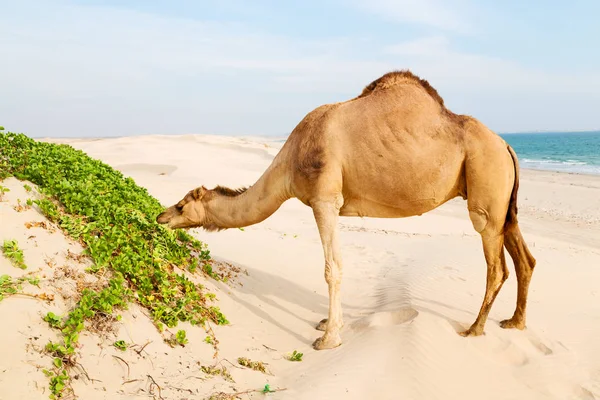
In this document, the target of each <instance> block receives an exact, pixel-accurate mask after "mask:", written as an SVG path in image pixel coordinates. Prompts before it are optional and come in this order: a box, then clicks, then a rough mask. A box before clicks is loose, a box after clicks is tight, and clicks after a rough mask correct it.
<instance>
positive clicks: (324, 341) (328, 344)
mask: <svg viewBox="0 0 600 400" xmlns="http://www.w3.org/2000/svg"><path fill="white" fill-rule="evenodd" d="M341 344H342V338H340V335H335V336H327V335H323V336H321V337H320V338H318V339H317V340H315V342H314V343H313V348H314V349H315V350H325V349H333V348H335V347H338V346H339V345H341Z"/></svg>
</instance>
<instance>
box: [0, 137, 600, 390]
mask: <svg viewBox="0 0 600 400" xmlns="http://www.w3.org/2000/svg"><path fill="white" fill-rule="evenodd" d="M49 141H50V140H49ZM51 141H54V142H62V143H69V144H71V145H72V146H73V147H75V148H78V149H81V150H83V151H85V152H86V153H88V154H89V155H91V156H92V157H96V158H99V159H101V160H102V161H104V162H106V163H108V164H110V165H111V166H113V167H115V168H117V169H120V170H121V171H123V173H124V174H126V175H129V176H132V177H133V178H134V179H135V180H136V182H137V183H138V184H140V185H142V186H145V187H147V188H148V190H149V191H150V193H151V194H152V195H154V196H155V197H157V198H158V199H159V200H160V201H161V202H163V203H164V204H171V203H173V202H175V201H178V200H179V199H180V198H181V197H182V196H183V195H184V194H185V193H186V192H187V191H188V190H190V189H192V188H194V187H196V186H199V185H201V184H204V185H206V186H207V187H211V186H213V185H216V184H222V185H227V186H231V187H238V186H246V185H249V184H252V183H253V182H254V181H255V180H256V179H257V178H258V177H259V176H260V175H261V174H262V172H263V171H264V169H265V168H266V167H267V166H268V165H269V162H270V160H271V159H272V157H273V156H274V155H275V154H276V153H277V151H278V148H279V145H278V144H277V143H276V142H267V141H258V140H252V139H250V138H230V137H214V136H202V135H188V136H174V137H170V136H144V137H131V138H116V139H106V140H81V139H78V140H69V139H63V140H58V139H53V140H51ZM8 184H9V185H10V186H11V188H13V187H14V188H16V187H17V186H18V185H19V183H18V182H16V180H12V181H8ZM5 185H6V183H5ZM11 196H13V197H9V203H10V202H13V203H14V202H15V201H16V198H18V196H24V195H23V194H22V193H17V190H16V189H15V191H13V192H11ZM519 196H520V198H519V206H520V220H521V225H522V230H523V234H524V236H525V239H526V240H527V242H528V243H529V244H530V249H531V251H532V253H533V254H534V256H535V257H536V258H537V260H538V264H537V267H536V270H535V272H534V275H533V280H532V284H531V289H530V302H529V310H528V328H527V329H526V330H524V331H514V330H503V329H501V328H500V327H499V326H498V322H499V321H500V320H502V319H504V318H507V317H510V316H511V315H512V311H513V309H514V304H515V301H516V279H515V277H514V270H513V267H512V261H510V259H509V261H508V262H509V269H510V270H511V276H510V277H509V280H508V281H507V282H506V283H505V285H504V287H503V289H502V291H501V292H500V294H499V296H498V298H497V300H496V302H495V303H494V307H493V309H492V311H491V313H490V318H489V321H488V323H487V325H486V335H484V336H481V337H477V338H463V337H461V336H459V335H458V334H457V331H459V330H461V329H464V328H466V327H468V326H469V325H470V324H471V323H472V322H473V320H474V318H475V316H476V315H477V312H478V310H479V307H480V305H481V300H482V296H483V293H484V289H485V274H486V271H485V262H484V259H483V254H482V248H481V241H480V238H479V236H478V235H477V234H476V232H475V231H474V230H473V228H472V225H471V223H470V221H469V219H468V215H467V212H466V208H465V202H464V201H463V200H461V199H456V200H453V201H451V202H449V203H448V204H446V205H444V206H443V207H441V208H440V209H438V210H435V211H433V212H430V213H428V214H425V215H423V216H421V217H414V218H407V219H396V220H377V219H358V218H342V219H341V225H340V232H341V244H342V252H343V259H344V278H343V282H342V301H343V307H344V318H345V326H344V328H343V331H342V338H343V341H344V342H343V344H342V346H340V347H338V348H336V349H333V350H326V351H315V350H313V349H312V347H311V343H312V342H313V341H314V340H315V339H316V338H317V337H318V336H319V335H320V334H321V332H318V331H316V330H315V329H314V326H315V325H316V323H317V322H318V321H319V320H321V319H322V318H324V317H325V316H326V314H327V287H326V284H325V281H324V279H323V259H322V257H323V256H322V248H321V244H320V241H319V236H318V232H317V229H316V225H315V223H314V219H313V217H312V213H311V210H310V209H309V208H307V207H305V206H304V205H302V204H301V203H300V202H299V201H296V200H290V201H288V202H286V203H285V204H284V205H283V206H282V207H281V208H280V209H279V210H278V211H277V212H276V213H275V214H274V215H273V216H272V217H271V218H269V219H267V220H266V221H264V222H263V223H261V224H258V225H255V226H251V227H248V228H246V229H245V230H244V231H240V230H230V231H225V232H219V233H207V232H204V231H199V230H194V231H192V232H193V233H194V235H195V236H196V237H198V238H199V239H200V240H202V241H205V242H206V243H207V244H208V246H209V248H210V250H211V254H212V255H213V257H214V258H216V259H218V260H222V261H227V262H231V263H233V264H235V265H237V266H239V267H241V268H243V269H244V270H245V271H247V275H246V274H241V275H240V276H239V278H238V280H237V282H238V283H236V284H231V285H225V284H213V283H208V284H209V285H211V287H213V286H214V290H215V291H216V293H217V295H218V298H219V304H220V307H221V309H222V310H223V312H224V314H225V315H226V316H227V317H228V319H229V321H230V322H231V325H230V326H223V327H217V328H215V332H216V334H217V337H218V338H219V341H220V348H221V351H220V355H219V357H220V358H221V359H222V360H231V361H234V360H235V359H237V357H240V356H245V357H249V358H251V359H255V360H261V361H264V362H266V363H268V366H269V369H270V370H271V372H272V373H273V376H270V375H263V374H260V373H258V372H254V371H249V370H242V369H239V368H233V367H232V368H230V372H231V374H232V376H233V377H234V379H235V381H236V383H230V382H226V381H224V380H223V379H221V378H213V379H206V380H201V379H197V378H194V377H190V376H196V377H202V374H201V373H200V372H199V371H198V366H197V363H198V362H201V363H206V362H207V361H210V360H211V357H212V353H211V348H210V346H207V345H206V344H205V343H203V339H204V336H205V333H204V331H202V330H201V329H196V330H195V329H194V328H187V330H188V336H190V345H189V346H187V347H186V348H185V349H170V348H167V347H166V345H165V346H163V344H161V338H160V336H159V335H158V333H157V332H156V329H154V328H153V327H152V325H151V323H150V322H149V320H147V319H146V318H145V317H144V315H143V313H142V312H141V311H140V310H139V309H136V308H132V310H131V311H129V312H128V313H127V314H126V315H124V318H123V322H122V324H121V325H120V328H119V329H120V331H119V332H118V335H120V336H124V335H128V337H130V338H131V340H132V341H134V342H136V343H145V342H146V341H153V343H154V344H153V345H150V346H149V347H148V349H147V350H148V352H149V354H151V356H148V357H146V358H142V357H139V358H135V357H133V358H130V359H129V360H130V362H131V371H130V372H129V374H130V375H135V376H136V377H137V376H144V377H145V374H146V373H149V372H152V371H155V372H153V375H156V376H157V377H158V379H160V382H161V384H163V385H164V386H165V387H169V386H170V387H177V388H179V389H178V390H177V389H172V388H171V389H168V390H167V391H165V392H164V393H163V395H164V396H165V398H169V399H171V398H177V399H183V398H203V397H202V396H206V395H208V394H210V393H212V392H214V391H217V390H222V391H227V392H232V391H233V390H234V389H236V390H246V389H249V388H260V387H261V386H263V385H264V384H265V383H269V384H270V385H271V386H272V387H280V388H287V390H286V391H283V392H278V393H273V394H270V395H269V397H270V398H273V399H342V398H343V399H453V398H461V399H490V400H491V399H528V400H529V399H561V400H563V399H584V400H588V399H600V340H598V337H600V289H599V288H598V282H599V281H600V268H599V267H600V177H593V176H584V175H573V174H559V173H550V172H538V171H523V173H522V181H521V189H520V194H519ZM21 198H23V197H21ZM9 203H0V218H2V229H0V240H2V239H3V238H4V237H8V236H11V235H12V236H14V235H15V232H17V233H18V234H21V233H22V235H26V232H25V230H23V229H22V232H21V231H14V230H13V229H17V228H16V227H18V226H20V225H22V224H23V221H24V218H25V217H24V216H23V215H21V214H18V215H17V214H14V213H12V211H10V209H9ZM28 212H30V213H33V212H34V211H28ZM30 217H33V214H31V215H30ZM19 229H21V228H19ZM48 235H51V234H50V233H48ZM57 237H58V236H57ZM23 240H25V241H27V237H26V236H24V237H23ZM56 240H59V239H56ZM60 240H64V239H60ZM60 240H59V241H60ZM28 243H29V242H28ZM60 243H62V242H60ZM37 245H38V247H37V248H35V247H33V245H31V246H32V247H28V248H25V249H24V250H25V253H26V257H27V258H31V259H33V258H35V257H37V258H43V256H42V254H46V253H48V252H49V251H51V249H53V250H52V251H59V250H54V249H55V248H56V249H58V247H57V246H59V244H57V242H52V240H51V239H50V236H48V237H43V238H41V237H40V238H38V239H37ZM66 245H67V244H61V246H66ZM74 245H75V244H68V246H74ZM59 253H60V251H59ZM41 267H42V266H41ZM78 268H79V267H78ZM13 270H14V268H13V267H11V266H9V265H8V264H7V263H6V261H4V260H3V259H2V258H1V257H0V273H6V272H5V271H13ZM64 306H66V305H64V304H55V305H53V306H52V307H55V308H60V307H64ZM48 307H50V306H47V305H45V304H40V303H39V302H36V301H35V300H30V299H23V298H16V297H15V298H10V299H6V300H4V301H3V302H2V303H0V317H1V318H3V319H5V320H6V318H11V319H14V320H15V321H17V322H16V325H17V326H19V329H21V330H25V331H27V330H31V331H32V332H33V331H36V332H38V331H40V332H43V333H44V335H50V334H51V332H50V331H49V330H48V328H47V327H44V325H45V323H42V322H40V317H39V315H38V314H39V312H41V310H42V309H43V310H46V312H47V309H48ZM17 310H18V311H17ZM32 324H34V325H32ZM11 329H12V330H11V331H10V332H8V331H5V332H8V333H5V334H4V335H3V337H5V338H8V339H5V340H8V341H9V343H10V347H7V348H6V349H3V351H2V354H3V357H2V358H1V359H0V399H4V398H6V399H11V400H12V399H18V398H28V399H33V398H40V399H41V398H46V397H47V394H46V395H44V394H42V391H41V389H36V388H35V385H34V384H33V383H31V382H33V381H35V380H38V381H39V382H41V385H40V386H43V385H45V384H46V381H45V380H44V377H43V375H42V374H41V373H40V372H36V370H35V368H33V367H31V366H28V367H24V366H23V365H26V363H27V362H28V361H31V360H34V361H35V357H34V356H33V355H31V356H29V355H28V356H25V350H24V348H25V347H26V345H27V343H28V340H29V339H28V338H27V335H24V336H22V334H20V333H19V334H17V333H15V332H14V331H13V330H14V329H13V328H11ZM45 338H46V339H47V337H45ZM83 343H84V348H83V350H82V354H83V357H82V360H81V363H82V364H83V365H85V368H86V369H87V372H88V373H89V374H90V375H93V376H94V377H96V378H97V379H100V380H102V381H103V382H104V383H103V384H101V385H99V384H84V383H78V384H77V386H76V392H78V393H79V394H80V395H81V396H82V397H81V398H85V399H104V398H106V399H126V398H134V397H132V396H133V394H135V393H137V394H141V392H139V391H138V392H136V390H139V389H143V388H144V387H146V386H145V385H146V382H145V381H144V382H136V383H132V384H131V387H123V385H121V384H120V383H121V382H122V381H123V380H125V379H127V378H126V376H127V374H128V373H127V368H125V367H123V365H122V364H120V363H119V362H118V361H115V360H114V358H113V357H110V356H109V355H110V354H112V353H110V350H101V349H102V347H101V346H100V343H99V339H98V338H96V337H93V336H90V337H88V338H86V340H85V341H83ZM165 348H167V350H165ZM293 350H298V351H300V352H303V353H304V357H303V361H302V362H290V361H288V360H286V359H285V357H284V356H285V354H287V353H290V352H292V351H293ZM165 352H166V353H168V354H164V353H165ZM5 354H6V355H7V356H8V357H7V356H5ZM115 354H116V353H115ZM150 360H152V363H153V364H152V363H151V362H150ZM4 370H7V371H9V372H2V371H4ZM202 378H203V379H204V378H206V377H202ZM144 379H146V378H144ZM167 382H168V383H167ZM17 383H18V384H17ZM19 385H20V386H25V387H26V388H27V389H23V391H18V390H17V389H16V387H17V386H19ZM102 388H105V389H106V391H104V390H103V389H102ZM36 396H37V397H36ZM262 397H263V395H262V394H255V395H249V396H248V397H247V398H262Z"/></svg>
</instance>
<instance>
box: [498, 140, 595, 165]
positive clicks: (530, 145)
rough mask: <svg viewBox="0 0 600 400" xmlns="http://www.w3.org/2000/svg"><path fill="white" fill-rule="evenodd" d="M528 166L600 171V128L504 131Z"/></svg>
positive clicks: (520, 160)
mask: <svg viewBox="0 0 600 400" xmlns="http://www.w3.org/2000/svg"><path fill="white" fill-rule="evenodd" d="M500 136H502V137H503V138H504V140H506V142H508V144H509V145H511V147H512V148H513V149H514V150H515V152H516V153H517V156H518V157H519V165H520V167H521V168H525V169H537V170H548V171H559V172H573V173H580V174H593V175H600V131H591V132H539V133H538V132H535V133H501V134H500Z"/></svg>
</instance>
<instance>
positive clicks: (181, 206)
mask: <svg viewBox="0 0 600 400" xmlns="http://www.w3.org/2000/svg"><path fill="white" fill-rule="evenodd" d="M207 192H208V190H207V189H206V188H205V187H204V186H201V187H199V188H196V189H194V190H190V191H189V192H188V193H187V194H186V195H185V197H184V198H183V199H181V200H179V202H178V203H177V204H175V205H173V206H171V207H169V208H167V209H166V210H165V211H163V212H162V213H161V214H160V215H159V216H158V217H156V222H158V223H159V224H163V225H167V226H168V227H169V228H171V229H176V228H184V229H185V228H197V227H203V226H205V224H206V223H207V218H206V210H205V207H204V203H203V201H202V200H203V198H204V197H205V195H206V193H207Z"/></svg>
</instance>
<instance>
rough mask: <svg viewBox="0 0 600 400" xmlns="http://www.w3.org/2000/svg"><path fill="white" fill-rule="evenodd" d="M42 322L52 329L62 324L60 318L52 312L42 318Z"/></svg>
mask: <svg viewBox="0 0 600 400" xmlns="http://www.w3.org/2000/svg"><path fill="white" fill-rule="evenodd" d="M44 321H46V322H47V323H48V324H49V325H50V326H51V327H53V328H59V327H60V324H61V322H62V318H60V317H59V316H58V315H56V314H54V313H53V312H49V313H48V314H46V316H45V317H44Z"/></svg>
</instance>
